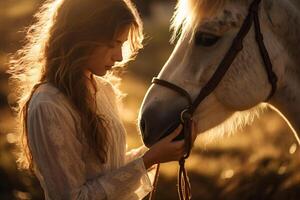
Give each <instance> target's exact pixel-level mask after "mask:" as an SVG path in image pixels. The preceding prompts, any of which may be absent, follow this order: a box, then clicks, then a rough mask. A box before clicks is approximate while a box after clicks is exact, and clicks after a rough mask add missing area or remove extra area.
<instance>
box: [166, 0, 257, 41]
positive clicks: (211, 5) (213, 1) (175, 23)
mask: <svg viewBox="0 0 300 200" xmlns="http://www.w3.org/2000/svg"><path fill="white" fill-rule="evenodd" d="M252 1H253V0H178V3H177V5H176V8H175V12H174V15H173V17H172V20H171V26H170V29H171V30H172V31H173V34H172V38H171V42H174V41H175V40H176V39H177V38H178V36H180V35H181V34H185V33H186V30H187V29H190V28H192V29H194V28H197V24H199V23H200V22H201V20H202V19H203V18H206V17H210V16H213V15H215V14H216V13H218V11H220V10H221V9H222V8H224V5H225V4H226V3H227V2H236V3H245V4H246V5H248V4H249V3H250V2H252Z"/></svg>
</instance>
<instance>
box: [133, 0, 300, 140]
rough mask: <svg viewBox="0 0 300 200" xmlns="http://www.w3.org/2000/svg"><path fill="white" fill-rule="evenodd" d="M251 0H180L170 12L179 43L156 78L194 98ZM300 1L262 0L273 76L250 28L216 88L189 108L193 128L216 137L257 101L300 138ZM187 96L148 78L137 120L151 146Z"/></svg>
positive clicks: (241, 120) (240, 121)
mask: <svg viewBox="0 0 300 200" xmlns="http://www.w3.org/2000/svg"><path fill="white" fill-rule="evenodd" d="M252 1H253V0H179V1H178V4H177V9H176V11H175V14H174V16H173V21H172V25H171V27H172V29H173V31H174V36H173V39H177V44H176V47H175V49H174V51H173V53H172V54H171V56H170V58H169V59H168V61H167V62H166V64H165V65H164V67H163V68H162V70H161V72H160V73H159V75H158V78H160V79H164V80H166V81H169V82H171V83H174V84H176V85H178V86H180V87H182V88H184V89H185V90H186V91H187V92H188V93H189V94H190V95H191V97H192V98H196V96H197V95H198V93H199V91H200V90H201V88H203V86H204V85H205V84H206V83H207V81H208V80H209V78H210V77H211V76H212V74H213V73H214V72H215V70H216V68H217V66H218V65H219V63H220V61H221V60H222V59H223V57H224V55H225V53H226V52H227V51H228V49H229V47H230V46H231V44H232V41H233V38H235V36H236V34H237V32H238V31H239V29H240V27H241V25H242V23H243V21H244V19H245V17H246V15H247V14H248V7H249V5H250V4H251V2H252ZM299 5H300V4H299V1H298V0H262V2H261V3H260V7H259V19H260V25H261V32H262V34H263V35H264V43H265V46H266V48H267V50H268V53H269V55H270V59H271V61H272V64H273V71H274V72H275V74H276V75H277V77H278V82H277V90H276V92H275V94H274V95H273V96H272V98H271V99H270V100H269V101H268V102H264V101H265V99H266V98H267V97H268V95H269V93H270V90H271V85H270V83H269V81H268V78H267V74H266V70H265V67H264V64H263V62H262V57H261V55H260V53H259V49H258V46H257V42H256V41H255V34H254V27H253V25H252V27H251V29H250V31H249V33H248V34H247V36H246V38H245V39H244V42H243V45H244V48H243V50H242V51H241V52H240V53H239V54H238V56H237V57H236V58H235V60H234V62H233V63H232V65H231V67H230V68H229V70H228V71H227V73H226V74H225V76H224V77H223V79H222V81H221V82H220V84H219V85H218V87H217V88H216V89H215V90H214V91H213V92H212V93H211V94H210V95H209V96H208V97H207V98H206V99H205V100H204V101H203V102H202V103H201V104H200V105H199V106H198V107H197V109H196V111H195V113H194V117H193V119H194V121H196V125H197V128H196V129H197V130H196V131H197V132H198V133H204V132H205V133H207V134H208V135H210V136H211V135H214V136H217V137H219V136H220V134H221V135H223V134H224V133H231V132H232V131H234V130H235V129H236V128H237V127H240V126H241V125H244V124H246V123H248V122H249V121H252V119H253V117H254V116H255V115H257V113H259V112H258V111H259V110H261V109H260V108H264V107H266V106H270V107H271V108H272V109H274V110H276V111H277V112H278V113H279V114H280V115H281V116H282V117H283V118H284V119H285V121H286V122H287V123H288V124H289V126H290V127H291V129H292V130H293V132H294V134H295V137H296V140H297V141H298V143H299V144H300V140H299V134H300V6H299ZM186 106H187V101H186V99H184V98H183V97H181V96H180V95H179V94H178V93H176V92H174V91H173V90H170V89H168V88H165V87H161V86H160V85H152V86H151V87H150V88H149V90H148V92H147V94H146V96H145V98H144V101H143V104H142V107H141V110H140V114H139V124H140V129H141V132H142V135H143V140H144V142H145V144H146V145H147V146H151V145H152V144H154V143H155V142H157V141H158V140H159V139H161V138H162V137H163V136H164V135H165V134H167V132H169V131H170V129H172V128H171V127H174V121H177V122H178V118H179V116H180V112H181V111H182V110H183V109H184V108H185V107H186Z"/></svg>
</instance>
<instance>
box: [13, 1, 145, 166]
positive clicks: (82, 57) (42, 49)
mask: <svg viewBox="0 0 300 200" xmlns="http://www.w3.org/2000/svg"><path fill="white" fill-rule="evenodd" d="M34 19H35V22H34V24H33V25H31V26H30V27H28V28H27V29H26V38H25V41H24V46H23V47H22V48H21V49H20V50H18V51H17V52H16V53H15V54H14V55H13V56H12V59H11V62H10V68H9V70H8V73H10V74H11V77H10V83H11V85H13V87H14V93H15V95H16V96H17V99H16V104H15V109H16V111H17V113H18V117H19V118H18V126H17V133H19V134H18V135H19V136H18V141H17V144H18V146H19V148H18V149H19V150H20V151H18V164H19V167H20V168H24V169H30V170H32V164H33V163H32V154H31V151H30V148H29V145H28V129H27V125H26V124H27V110H28V105H29V102H30V99H31V97H32V95H33V93H34V92H35V90H36V88H37V87H38V86H39V85H41V84H42V83H44V82H46V81H47V82H50V83H51V84H53V85H54V86H55V87H56V88H58V89H59V90H60V91H61V92H62V93H63V94H64V95H65V96H66V97H67V99H68V100H69V102H70V103H71V105H72V106H73V107H74V108H75V110H76V111H77V112H78V113H79V116H80V117H81V126H82V130H84V136H85V139H86V140H87V142H88V145H89V147H90V150H91V151H93V152H94V153H95V154H96V155H97V157H98V158H99V159H100V161H101V162H102V163H104V162H105V161H106V159H107V138H106V130H105V128H104V127H105V126H104V123H105V121H104V119H103V118H102V117H101V116H98V115H97V114H96V113H95V110H94V109H93V108H92V106H91V104H95V99H94V98H93V96H92V94H91V93H90V90H89V89H88V86H87V84H86V81H87V80H86V77H85V76H84V67H85V64H86V62H87V59H88V58H89V56H90V55H91V53H92V52H93V50H94V49H95V48H97V47H98V46H99V45H108V44H109V43H111V42H112V41H113V40H114V39H115V37H117V36H118V34H120V32H121V31H122V30H124V28H125V27H130V31H129V37H128V41H127V42H126V43H127V45H124V47H123V50H124V52H126V57H124V59H123V61H122V63H119V66H124V65H125V64H126V63H127V62H128V61H129V60H132V59H134V57H135V55H136V54H137V52H138V50H139V49H141V48H142V47H143V46H142V41H143V27H142V22H141V20H140V17H139V14H138V12H137V10H136V8H135V7H134V5H133V4H132V3H131V1H130V0H84V1H83V0H48V1H46V2H45V3H44V4H43V5H42V6H41V8H40V9H39V11H38V12H37V13H36V14H35V18H34ZM91 100H92V101H93V103H91Z"/></svg>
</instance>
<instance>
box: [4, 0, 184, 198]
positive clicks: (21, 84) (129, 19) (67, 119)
mask: <svg viewBox="0 0 300 200" xmlns="http://www.w3.org/2000/svg"><path fill="white" fill-rule="evenodd" d="M36 20H37V21H36V22H35V24H34V25H32V26H31V27H30V28H29V29H28V32H27V37H26V44H25V45H24V47H23V48H22V49H20V50H19V51H18V52H17V53H16V55H15V57H14V59H13V61H12V65H11V68H10V73H11V74H12V78H11V81H12V82H15V83H16V84H17V89H18V90H17V94H18V95H19V99H18V108H19V116H20V118H19V119H20V123H19V124H20V128H19V132H20V133H22V136H21V137H20V140H19V145H20V147H21V153H20V155H19V160H18V162H19V164H20V166H21V167H23V168H26V169H31V170H32V171H33V172H34V173H35V174H36V176H37V178H38V179H39V181H40V183H41V186H42V188H43V190H44V193H45V198H46V199H130V200H132V199H142V198H143V197H144V196H145V195H146V194H147V193H148V192H149V191H151V188H152V186H151V181H150V180H149V177H148V174H147V169H149V168H150V167H151V166H152V165H154V164H156V163H162V162H168V161H173V160H179V158H180V157H181V156H182V155H183V152H184V149H183V146H184V144H183V141H176V142H172V140H173V139H174V138H175V137H176V136H177V135H178V134H179V132H180V129H181V127H179V128H177V129H176V130H175V131H174V132H173V133H172V134H171V135H169V136H168V137H166V138H164V139H163V140H161V141H160V142H158V143H157V144H155V145H154V146H153V147H152V148H151V149H149V150H147V149H146V148H145V147H140V148H138V149H135V150H133V151H130V152H127V153H126V141H125V130H124V127H123V125H122V122H121V120H120V118H119V115H118V108H117V104H118V101H119V100H118V95H117V94H118V90H117V89H116V88H115V86H113V85H112V84H110V82H109V79H110V78H111V77H113V76H112V75H109V74H110V73H107V71H110V70H111V69H112V67H113V66H114V68H115V67H121V66H124V65H125V64H126V63H127V62H128V61H129V60H131V59H133V58H134V55H136V53H137V52H138V50H139V49H140V48H142V40H143V33H142V23H141V20H140V18H139V15H138V13H137V11H136V9H135V7H134V6H133V5H132V3H131V2H130V1H129V0H84V1H82V0H52V1H47V2H46V3H44V5H43V6H42V7H41V9H40V10H39V12H38V13H37V14H36ZM125 54H126V56H125ZM123 55H124V58H123ZM104 75H105V76H104ZM145 151H146V153H145Z"/></svg>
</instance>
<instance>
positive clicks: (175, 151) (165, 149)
mask: <svg viewBox="0 0 300 200" xmlns="http://www.w3.org/2000/svg"><path fill="white" fill-rule="evenodd" d="M181 130H182V125H179V126H178V127H177V128H176V129H175V131H173V132H172V133H171V134H170V135H168V136H167V137H165V138H163V139H162V140H160V141H159V142H157V143H156V144H154V145H153V146H152V147H151V148H150V149H149V150H148V151H147V152H146V153H145V154H144V156H143V160H144V164H145V167H146V168H147V169H148V168H149V167H151V166H152V165H154V164H156V163H164V162H169V161H177V160H180V158H182V157H183V155H184V140H180V141H172V140H173V139H174V138H176V136H178V135H179V133H180V132H181Z"/></svg>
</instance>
